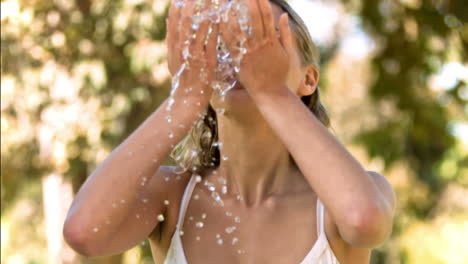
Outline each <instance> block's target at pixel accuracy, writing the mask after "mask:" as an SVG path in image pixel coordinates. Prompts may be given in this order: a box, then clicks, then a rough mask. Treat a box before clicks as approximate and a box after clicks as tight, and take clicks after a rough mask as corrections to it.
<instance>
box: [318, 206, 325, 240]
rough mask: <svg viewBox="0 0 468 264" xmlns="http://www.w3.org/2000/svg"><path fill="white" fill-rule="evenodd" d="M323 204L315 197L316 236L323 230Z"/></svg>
mask: <svg viewBox="0 0 468 264" xmlns="http://www.w3.org/2000/svg"><path fill="white" fill-rule="evenodd" d="M324 215H325V214H324V206H323V204H322V202H321V201H320V199H319V198H317V236H319V235H320V234H322V233H323V232H324V227H325V224H324V218H325V216H324Z"/></svg>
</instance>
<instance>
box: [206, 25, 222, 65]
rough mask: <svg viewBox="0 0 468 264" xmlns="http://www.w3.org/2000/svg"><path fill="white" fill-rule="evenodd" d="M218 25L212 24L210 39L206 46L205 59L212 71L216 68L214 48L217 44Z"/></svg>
mask: <svg viewBox="0 0 468 264" xmlns="http://www.w3.org/2000/svg"><path fill="white" fill-rule="evenodd" d="M219 28H220V26H219V24H213V25H212V29H213V31H212V32H211V37H210V39H209V40H208V44H207V45H206V58H207V60H208V65H209V67H210V69H214V67H215V66H216V52H217V51H216V46H217V43H218V33H219Z"/></svg>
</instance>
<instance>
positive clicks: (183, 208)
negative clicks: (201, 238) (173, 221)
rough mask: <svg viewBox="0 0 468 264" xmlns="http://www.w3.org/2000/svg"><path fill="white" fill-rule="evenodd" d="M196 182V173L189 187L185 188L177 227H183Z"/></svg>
mask: <svg viewBox="0 0 468 264" xmlns="http://www.w3.org/2000/svg"><path fill="white" fill-rule="evenodd" d="M196 184H197V181H196V180H195V177H194V175H192V177H191V178H190V181H189V183H188V185H187V187H186V188H185V192H184V196H183V197H182V202H181V205H180V209H179V219H178V220H177V226H176V228H177V229H180V228H182V224H183V223H184V217H185V211H186V210H187V207H188V204H189V201H190V196H192V192H193V189H194V188H195V185H196Z"/></svg>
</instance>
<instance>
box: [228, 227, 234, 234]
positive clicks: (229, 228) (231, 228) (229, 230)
mask: <svg viewBox="0 0 468 264" xmlns="http://www.w3.org/2000/svg"><path fill="white" fill-rule="evenodd" d="M234 230H236V227H235V226H230V227H228V228H226V233H228V234H231V233H232V232H234Z"/></svg>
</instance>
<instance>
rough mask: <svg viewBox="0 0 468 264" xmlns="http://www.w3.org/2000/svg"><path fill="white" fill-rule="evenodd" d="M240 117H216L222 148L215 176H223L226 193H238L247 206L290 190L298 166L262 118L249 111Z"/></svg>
mask: <svg viewBox="0 0 468 264" xmlns="http://www.w3.org/2000/svg"><path fill="white" fill-rule="evenodd" d="M253 118H255V119H256V120H253ZM241 120H242V121H239V119H235V118H230V117H227V116H218V138H219V141H220V142H222V147H221V149H220V154H221V159H220V166H219V168H218V169H217V175H218V176H221V177H224V178H226V180H227V188H228V194H231V195H232V194H234V195H236V196H237V195H240V197H241V200H242V201H243V203H244V204H245V205H246V206H249V207H250V206H255V205H258V204H260V203H261V202H262V201H264V200H265V199H267V198H268V197H270V196H271V195H273V194H278V193H284V192H286V191H287V190H288V189H290V187H291V185H292V184H293V183H294V181H293V174H294V175H297V173H294V172H295V171H297V168H296V167H295V166H294V164H293V162H292V161H291V159H290V156H289V152H288V150H287V148H286V147H285V146H284V144H283V143H282V141H281V140H280V138H278V137H277V136H276V134H275V133H274V131H273V130H272V129H271V127H270V126H269V125H268V124H267V123H266V121H265V120H264V119H263V118H261V117H260V116H259V115H255V114H254V113H252V116H250V118H243V119H241Z"/></svg>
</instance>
